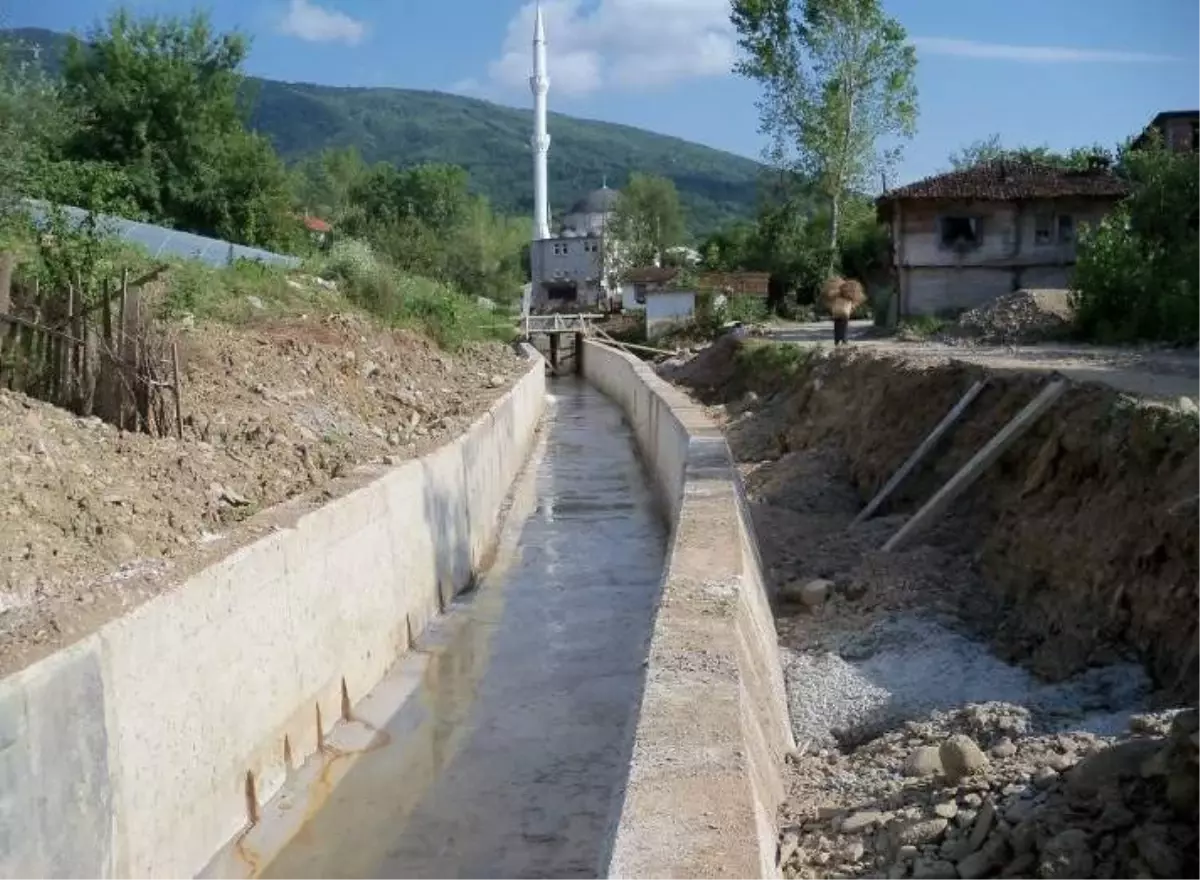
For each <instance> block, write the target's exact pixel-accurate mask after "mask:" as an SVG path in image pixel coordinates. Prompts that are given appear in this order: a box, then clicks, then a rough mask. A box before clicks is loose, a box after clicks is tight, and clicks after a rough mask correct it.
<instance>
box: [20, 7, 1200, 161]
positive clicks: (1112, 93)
mask: <svg viewBox="0 0 1200 880" xmlns="http://www.w3.org/2000/svg"><path fill="white" fill-rule="evenodd" d="M883 2H884V6H885V8H886V11H887V12H888V13H889V14H890V15H892V16H893V17H895V18H896V19H898V20H899V21H900V23H901V24H902V25H903V26H904V27H905V29H906V31H907V33H908V35H909V38H910V39H911V40H912V42H913V44H914V45H915V46H916V48H917V55H918V70H917V85H918V89H919V92H920V117H919V120H918V131H917V134H916V136H915V137H914V138H913V139H912V140H911V141H909V142H907V144H906V145H905V149H904V154H903V158H902V159H901V160H900V162H899V164H898V165H897V167H896V168H895V169H894V170H893V172H892V174H891V177H890V178H889V183H893V184H896V183H905V182H908V181H911V180H915V179H918V178H920V177H924V176H926V175H929V174H935V173H938V172H940V171H943V170H945V169H946V167H947V164H948V163H947V157H948V156H949V154H950V153H952V152H955V151H956V150H957V149H959V148H961V147H962V146H964V145H966V144H968V143H970V142H972V141H976V140H981V139H984V138H987V137H989V136H990V135H992V134H999V135H1000V137H1001V140H1002V142H1003V143H1004V144H1005V145H1008V146H1018V145H1020V146H1037V145H1043V144H1045V145H1048V146H1050V147H1052V148H1055V149H1066V148H1069V147H1072V146H1083V145H1089V144H1093V143H1102V144H1108V145H1113V144H1116V143H1117V142H1119V141H1121V140H1123V139H1124V138H1125V137H1127V136H1129V135H1131V134H1136V133H1137V132H1139V131H1141V129H1142V128H1143V127H1144V126H1145V125H1146V123H1148V122H1149V121H1150V119H1151V118H1152V117H1153V116H1154V115H1155V113H1157V112H1159V111H1161V110H1181V109H1195V108H1196V107H1198V106H1200V88H1198V84H1197V71H1198V67H1200V52H1198V48H1197V44H1198V39H1200V38H1198V33H1200V4H1198V3H1197V2H1196V0H883ZM117 5H119V4H118V3H117V2H109V0H50V2H47V0H3V2H0V26H3V27H45V28H52V29H55V30H61V31H75V32H85V31H86V30H87V29H88V28H89V27H90V26H92V25H94V24H95V23H96V22H97V21H99V20H101V19H102V18H103V17H104V16H105V15H106V14H107V13H108V12H109V11H110V10H111V9H112V8H114V7H115V6H117ZM125 5H126V6H128V7H130V8H132V9H134V10H135V11H137V12H139V13H143V12H144V13H168V14H181V13H187V12H188V11H190V10H191V9H192V8H193V6H194V4H193V3H191V2H185V0H126V3H125ZM199 5H200V8H203V9H206V10H208V11H209V12H210V13H211V15H212V18H213V21H214V23H215V25H216V26H217V27H219V28H221V29H234V28H236V29H238V30H241V31H243V32H244V33H246V34H248V35H250V36H251V37H252V39H253V43H252V51H251V55H250V59H249V61H248V64H247V70H248V72H249V73H252V74H255V75H258V76H263V77H269V78H273V79H282V80H290V81H306V82H317V83H322V84H326V85H354V86H392V87H398V88H417V89H434V90H439V91H450V92H456V93H460V94H466V95H472V96H475V97H481V98H486V99H488V100H493V101H497V102H499V103H503V104H508V105H512V106H530V105H531V103H532V98H531V96H530V93H529V86H528V82H527V77H528V75H529V67H530V64H531V61H530V57H531V53H530V40H531V37H532V22H533V2H532V0H207V2H203V3H201V4H199ZM542 6H543V9H544V14H545V18H546V32H547V33H546V36H547V43H548V51H549V66H550V79H551V87H550V106H551V109H552V110H556V111H559V112H562V113H568V114H571V115H574V116H581V117H585V118H590V119H602V120H605V121H610V122H620V123H624V124H627V125H635V126H639V127H642V128H647V129H651V130H653V131H659V132H663V133H666V134H672V135H676V136H678V137H683V138H686V139H688V140H693V141H697V142H699V143H703V144H708V145H710V146H714V147H718V148H721V149H725V150H729V151H731V152H735V153H739V154H742V155H745V156H750V157H752V158H758V157H760V155H761V150H762V147H763V144H764V139H763V137H762V136H761V135H760V134H759V132H758V111H757V109H756V107H755V101H756V99H757V97H758V88H757V86H756V85H755V84H754V83H752V82H749V81H747V80H745V79H742V78H740V77H738V76H736V75H735V74H733V73H731V67H732V65H733V63H734V61H735V60H736V58H737V51H738V50H737V43H736V36H735V34H734V33H733V31H732V28H731V26H730V24H729V0H542ZM551 135H553V130H551ZM551 160H552V161H553V151H552V153H551Z"/></svg>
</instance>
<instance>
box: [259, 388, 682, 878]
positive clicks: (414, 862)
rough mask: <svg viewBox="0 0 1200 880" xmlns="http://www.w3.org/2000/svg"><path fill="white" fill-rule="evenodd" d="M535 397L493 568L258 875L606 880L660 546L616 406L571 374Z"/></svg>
mask: <svg viewBox="0 0 1200 880" xmlns="http://www.w3.org/2000/svg"><path fill="white" fill-rule="evenodd" d="M549 392H550V401H549V403H548V406H547V412H546V419H545V424H544V427H543V431H542V435H541V438H540V440H539V443H538V448H537V449H536V451H535V453H534V455H533V457H532V458H531V460H530V463H529V465H528V466H527V467H526V469H525V472H524V473H523V474H522V476H521V477H520V478H519V480H518V485H517V486H516V487H515V489H514V501H513V505H512V509H511V511H510V513H509V516H508V518H507V520H506V522H505V525H504V529H503V533H502V536H501V542H500V550H499V553H498V558H497V562H496V564H495V565H494V566H493V567H492V568H491V569H490V570H489V571H487V572H485V573H484V574H483V575H482V576H481V578H480V579H479V584H478V587H477V589H476V590H475V591H473V592H472V593H471V594H470V595H469V596H467V597H464V599H463V600H462V601H460V602H457V603H455V604H454V605H453V606H451V608H450V609H448V613H447V614H446V615H445V616H444V617H443V618H441V619H439V620H438V621H437V622H435V623H434V624H433V625H431V626H430V627H429V629H428V630H427V631H426V633H425V634H424V635H423V636H422V637H421V638H420V639H419V640H418V642H417V645H416V648H415V650H416V652H418V653H422V654H424V655H426V656H425V660H427V662H425V663H424V664H423V666H422V673H421V680H420V682H419V684H418V685H417V686H416V687H415V688H413V689H412V690H411V692H410V693H409V694H408V695H407V696H406V697H405V698H404V699H403V701H402V702H401V703H400V705H399V706H398V708H397V710H396V711H395V712H394V714H392V715H391V716H390V717H389V718H388V720H387V722H386V724H385V725H384V729H383V736H382V738H380V739H379V741H380V742H382V743H384V745H382V746H381V747H378V748H373V749H372V750H371V751H369V752H367V753H366V754H363V755H361V756H359V757H358V759H357V761H356V762H355V763H354V765H353V767H352V768H351V769H350V770H349V771H348V772H346V774H345V775H344V776H343V777H342V778H341V779H340V781H339V782H337V784H336V785H335V786H334V787H333V788H332V789H331V790H330V791H328V792H327V793H324V794H323V795H322V797H321V799H320V803H319V805H318V806H316V807H315V808H314V809H313V810H312V812H311V815H310V816H309V817H308V819H307V821H306V822H305V823H304V825H303V827H302V828H301V830H300V831H299V833H298V834H296V835H295V837H293V838H292V839H291V841H290V842H289V843H288V844H287V845H286V846H284V848H283V849H282V851H281V852H280V854H279V855H278V856H277V857H276V858H275V859H274V860H273V861H272V862H271V863H270V864H269V865H266V866H264V870H263V871H262V875H263V876H268V877H594V876H600V875H601V874H602V873H603V872H604V871H605V869H606V867H607V863H608V858H609V850H610V847H611V839H612V835H613V832H614V826H615V822H616V818H617V816H618V814H619V811H620V807H621V798H622V792H623V787H624V784H625V781H626V776H627V773H628V768H629V759H630V752H631V749H632V738H633V730H634V726H635V725H636V721H637V710H638V705H639V703H640V700H641V694H642V687H643V681H644V675H645V669H644V661H645V658H646V652H647V646H648V641H649V637H650V631H651V627H652V625H653V615H654V608H655V604H656V601H657V597H658V592H659V584H660V580H661V576H662V569H663V564H664V554H665V548H666V539H667V534H666V528H665V526H664V524H663V522H662V520H661V519H660V517H659V516H658V514H657V511H656V508H655V504H654V499H653V497H652V493H651V489H650V488H649V487H650V480H649V479H648V477H647V475H646V473H645V471H644V470H643V468H642V466H641V463H640V462H639V460H638V458H637V455H636V453H635V450H634V438H633V435H632V432H631V431H630V429H629V427H628V425H627V424H626V423H625V422H624V421H623V419H622V415H621V412H620V410H619V409H618V408H617V407H616V405H614V404H613V403H612V402H611V401H609V400H608V399H607V398H606V397H604V395H602V394H601V393H600V392H599V391H597V390H595V389H594V388H591V387H590V386H588V385H586V384H584V383H582V382H580V381H578V380H575V379H564V380H558V381H554V382H552V383H551V384H550V386H549ZM381 687H383V688H384V689H386V688H387V687H388V682H386V681H385V682H384V684H383V685H382V686H381ZM368 699H369V698H368Z"/></svg>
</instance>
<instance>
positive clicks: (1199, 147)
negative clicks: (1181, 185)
mask: <svg viewBox="0 0 1200 880" xmlns="http://www.w3.org/2000/svg"><path fill="white" fill-rule="evenodd" d="M1151 131H1158V134H1159V136H1160V137H1161V138H1162V142H1163V144H1164V145H1165V146H1166V147H1167V149H1169V150H1172V151H1174V152H1176V153H1187V152H1192V153H1195V152H1197V151H1200V110H1167V111H1165V112H1163V113H1159V114H1158V115H1157V116H1155V117H1154V118H1153V119H1152V120H1150V124H1149V125H1148V126H1146V130H1145V131H1144V132H1142V133H1141V134H1140V135H1138V138H1137V140H1135V141H1134V142H1133V146H1134V149H1137V148H1138V147H1142V146H1145V145H1146V143H1147V142H1148V141H1149V139H1150V132H1151Z"/></svg>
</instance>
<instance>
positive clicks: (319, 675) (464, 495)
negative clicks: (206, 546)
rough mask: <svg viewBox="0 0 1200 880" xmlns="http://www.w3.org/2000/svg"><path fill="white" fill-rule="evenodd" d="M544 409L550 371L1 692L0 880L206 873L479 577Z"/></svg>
mask: <svg viewBox="0 0 1200 880" xmlns="http://www.w3.org/2000/svg"><path fill="white" fill-rule="evenodd" d="M529 353H530V354H533V352H532V350H529ZM544 398H545V379H544V375H543V365H542V361H541V360H540V358H538V359H537V361H536V363H534V364H533V365H532V366H531V368H530V370H529V372H528V373H527V374H526V375H525V376H524V377H523V378H522V379H521V380H520V382H519V383H518V384H517V386H516V387H515V388H514V389H513V390H512V391H511V392H510V393H509V394H508V395H506V396H505V397H504V398H503V399H502V400H500V401H499V402H497V403H496V404H495V405H494V406H493V407H492V408H491V410H490V411H489V412H488V413H487V414H485V415H484V416H482V417H481V418H480V419H479V420H478V421H477V422H476V423H475V424H474V425H473V426H472V427H471V428H470V430H469V431H468V432H467V433H466V434H464V435H463V436H461V437H459V438H458V439H457V440H455V441H453V442H452V443H449V444H447V445H446V446H443V447H442V448H441V449H439V450H437V451H436V452H434V453H431V454H430V455H427V456H425V457H424V458H421V459H417V460H414V461H411V462H407V463H405V464H403V465H401V466H399V467H397V468H395V469H394V470H391V471H389V472H387V473H386V474H384V475H383V476H381V477H380V478H378V479H376V480H374V481H373V482H370V483H368V484H366V485H365V486H363V487H362V488H359V489H357V490H356V491H354V492H352V493H350V494H348V495H345V496H343V497H341V498H339V499H337V500H335V501H333V502H331V503H329V504H327V505H325V506H323V507H321V508H319V509H316V510H314V511H312V512H309V513H305V514H303V515H298V516H296V518H295V519H294V520H293V521H290V522H288V523H287V524H286V527H285V528H283V529H281V530H280V531H277V532H274V533H273V534H271V535H269V536H268V537H265V538H263V539H261V540H259V541H257V542H255V543H253V544H251V545H249V546H247V547H245V548H243V549H241V550H239V551H237V552H235V553H233V554H232V555H230V556H228V557H227V558H225V559H223V560H222V561H221V562H219V563H218V564H215V565H213V566H211V567H210V568H207V569H205V570H204V571H202V572H200V573H199V574H197V575H196V576H194V577H192V578H190V579H189V580H187V581H186V582H185V583H183V584H182V585H180V586H179V587H178V588H177V589H174V590H172V591H170V592H168V593H164V594H163V595H160V596H159V597H157V598H155V599H153V600H151V601H150V602H147V603H146V604H144V605H142V606H141V607H139V608H137V609H136V610H134V611H133V612H131V613H130V614H128V615H126V616H124V617H122V618H120V619H118V620H114V621H113V622H111V623H109V624H108V625H106V626H105V627H103V628H102V629H101V630H99V631H98V632H96V633H95V634H93V635H91V636H89V637H87V638H85V639H84V640H83V641H80V642H78V643H76V644H74V645H72V646H71V647H69V648H67V649H65V650H62V651H60V652H58V653H56V654H54V655H52V656H50V657H48V658H46V659H45V660H43V661H41V662H39V663H37V664H35V665H34V666H31V667H29V668H27V669H25V670H23V671H21V672H19V673H17V674H15V675H12V676H10V677H9V678H7V679H5V680H4V681H2V682H0V875H3V876H6V877H39V876H42V877H61V876H79V877H85V876H86V877H111V876H128V877H183V876H188V877H190V876H193V875H195V874H196V873H197V872H198V871H200V870H201V869H202V868H203V867H204V865H205V864H206V863H207V862H208V860H209V859H210V858H211V856H212V855H213V853H214V852H216V851H217V849H218V848H219V847H221V846H222V845H223V844H225V843H226V842H227V841H228V840H230V839H231V838H232V837H233V836H234V835H236V834H237V833H239V831H240V830H241V829H242V828H243V827H244V826H245V825H246V822H247V816H248V813H249V812H250V811H251V810H252V809H255V808H256V807H254V806H252V804H254V805H257V804H261V803H263V802H265V801H266V800H267V799H268V798H270V797H271V796H272V795H273V794H274V793H275V792H276V791H277V790H278V789H279V787H280V785H281V784H282V782H283V780H284V777H285V775H286V773H287V772H288V770H289V764H290V766H292V767H295V766H299V764H301V763H302V762H303V761H304V759H305V757H306V756H308V755H309V754H312V753H313V752H314V751H315V750H316V748H317V747H318V744H319V740H320V738H321V737H323V736H324V735H325V734H326V733H327V732H328V731H329V730H330V729H331V728H332V726H333V725H334V723H335V722H336V721H337V720H338V718H339V716H340V711H341V707H342V705H343V702H344V701H347V700H348V701H349V702H348V704H352V703H353V702H354V701H357V700H358V699H359V698H361V697H362V696H363V695H364V694H365V693H366V692H367V691H368V690H369V689H370V688H371V687H372V686H374V685H375V684H376V683H377V682H378V681H379V680H380V679H381V678H382V677H383V675H384V673H385V672H386V671H387V669H388V667H389V666H391V665H392V663H393V662H394V661H395V659H396V658H397V656H399V655H400V654H402V653H403V652H404V651H405V650H407V648H408V646H409V643H410V641H411V639H412V638H413V637H414V636H416V635H417V634H418V633H420V631H421V630H422V629H423V628H424V626H425V623H426V622H427V621H428V620H429V619H430V618H432V617H433V616H434V615H436V614H437V613H438V612H439V610H440V608H442V607H443V606H444V604H445V603H446V602H448V601H449V600H450V599H451V598H452V597H453V595H454V594H455V593H456V592H458V591H460V590H461V589H462V588H463V587H464V586H466V585H467V584H468V583H469V581H470V579H471V577H472V574H473V572H474V571H475V570H476V569H477V568H478V567H480V564H481V562H482V561H484V559H485V557H486V555H487V553H488V552H489V551H490V549H491V546H492V544H493V542H494V540H495V538H496V536H497V525H498V515H499V512H500V509H501V506H502V504H503V502H504V499H505V496H506V495H507V493H508V490H509V488H510V486H511V484H512V482H513V480H514V478H515V477H516V475H517V473H518V472H519V470H520V468H521V466H522V464H523V462H524V460H525V458H526V455H527V453H528V451H529V450H530V448H531V443H532V440H533V436H534V432H535V429H536V425H537V422H538V419H539V418H540V416H541V413H542V409H543V406H544Z"/></svg>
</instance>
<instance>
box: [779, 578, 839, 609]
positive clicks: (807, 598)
mask: <svg viewBox="0 0 1200 880" xmlns="http://www.w3.org/2000/svg"><path fill="white" fill-rule="evenodd" d="M832 588H833V583H832V582H831V581H827V580H824V579H822V578H817V579H815V580H811V581H803V582H801V581H794V582H792V583H790V584H788V585H787V586H785V587H784V588H783V590H782V591H781V592H782V598H783V600H784V601H785V602H791V603H793V604H796V605H803V606H804V607H805V608H819V607H820V606H822V605H824V604H825V600H826V599H828V598H829V591H830V590H831V589H832Z"/></svg>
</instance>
